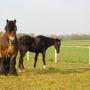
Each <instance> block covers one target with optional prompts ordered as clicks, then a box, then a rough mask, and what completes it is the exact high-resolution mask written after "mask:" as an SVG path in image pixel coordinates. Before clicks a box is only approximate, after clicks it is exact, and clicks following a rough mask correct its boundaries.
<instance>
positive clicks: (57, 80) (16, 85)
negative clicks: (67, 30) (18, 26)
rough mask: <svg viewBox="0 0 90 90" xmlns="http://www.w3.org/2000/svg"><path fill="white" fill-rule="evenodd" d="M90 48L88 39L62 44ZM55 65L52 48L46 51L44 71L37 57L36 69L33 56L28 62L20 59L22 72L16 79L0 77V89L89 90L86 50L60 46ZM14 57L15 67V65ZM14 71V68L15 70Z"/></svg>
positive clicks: (89, 70)
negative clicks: (22, 65) (22, 66)
mask: <svg viewBox="0 0 90 90" xmlns="http://www.w3.org/2000/svg"><path fill="white" fill-rule="evenodd" d="M69 45H70V46H72V45H73V46H90V41H89V40H78V41H62V46H69ZM60 51H61V52H60V54H59V55H58V62H57V63H55V62H54V48H53V47H51V48H49V49H48V50H47V52H46V63H47V64H46V66H47V68H46V69H43V63H42V57H41V55H39V58H38V61H37V67H36V69H34V68H33V64H34V54H33V53H30V61H27V59H26V56H25V57H24V65H25V71H23V72H18V76H16V77H12V76H0V90H90V65H89V64H88V48H75V47H61V50H60ZM18 58H19V55H18V57H17V65H18ZM17 71H18V68H17Z"/></svg>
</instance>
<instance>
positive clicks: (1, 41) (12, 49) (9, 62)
mask: <svg viewBox="0 0 90 90" xmlns="http://www.w3.org/2000/svg"><path fill="white" fill-rule="evenodd" d="M16 31H17V26H16V20H14V21H9V20H7V21H6V26H5V32H2V33H1V34H0V74H1V75H7V74H8V73H9V74H10V75H17V72H16V68H15V64H16V56H17V53H18V41H17V37H16Z"/></svg>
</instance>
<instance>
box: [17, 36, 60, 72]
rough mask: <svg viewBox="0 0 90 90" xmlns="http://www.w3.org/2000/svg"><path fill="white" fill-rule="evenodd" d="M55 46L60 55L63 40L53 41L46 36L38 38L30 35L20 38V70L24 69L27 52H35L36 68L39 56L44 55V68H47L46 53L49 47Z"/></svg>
mask: <svg viewBox="0 0 90 90" xmlns="http://www.w3.org/2000/svg"><path fill="white" fill-rule="evenodd" d="M52 45H54V46H55V48H56V50H57V53H59V50H60V45H61V40H59V39H53V38H49V37H46V36H42V35H39V36H37V37H31V36H29V35H25V36H22V37H20V38H19V49H20V58H19V66H18V67H19V69H20V70H22V69H24V65H23V57H24V56H25V54H26V52H27V51H31V52H35V53H36V55H35V62H34V68H35V67H36V62H37V58H38V54H39V53H41V54H42V58H43V64H44V68H45V67H46V62H45V52H46V50H47V48H48V47H50V46H52Z"/></svg>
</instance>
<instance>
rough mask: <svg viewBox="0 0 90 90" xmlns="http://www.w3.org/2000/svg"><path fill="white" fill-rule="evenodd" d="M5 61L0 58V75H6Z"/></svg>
mask: <svg viewBox="0 0 90 90" xmlns="http://www.w3.org/2000/svg"><path fill="white" fill-rule="evenodd" d="M5 59H6V58H1V57H0V75H6V71H5V65H4V63H5Z"/></svg>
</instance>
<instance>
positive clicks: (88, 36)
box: [17, 33, 90, 40]
mask: <svg viewBox="0 0 90 90" xmlns="http://www.w3.org/2000/svg"><path fill="white" fill-rule="evenodd" d="M23 35H30V36H33V37H34V36H36V35H35V34H33V33H31V34H25V33H19V34H17V37H18V38H19V37H21V36H23ZM45 36H48V37H52V38H59V39H62V40H90V34H72V35H54V34H53V35H45Z"/></svg>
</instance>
